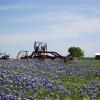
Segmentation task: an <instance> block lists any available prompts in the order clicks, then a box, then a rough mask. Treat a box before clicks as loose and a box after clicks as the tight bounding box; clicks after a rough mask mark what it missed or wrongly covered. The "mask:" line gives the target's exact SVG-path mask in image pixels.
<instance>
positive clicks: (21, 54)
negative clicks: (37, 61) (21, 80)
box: [17, 50, 28, 59]
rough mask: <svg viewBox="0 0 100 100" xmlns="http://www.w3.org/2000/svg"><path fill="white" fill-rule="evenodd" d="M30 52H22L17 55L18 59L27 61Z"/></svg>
mask: <svg viewBox="0 0 100 100" xmlns="http://www.w3.org/2000/svg"><path fill="white" fill-rule="evenodd" d="M27 52H28V51H24V50H22V51H20V52H19V53H18V55H17V59H27V58H28V53H27Z"/></svg>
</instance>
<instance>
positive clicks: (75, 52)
mask: <svg viewBox="0 0 100 100" xmlns="http://www.w3.org/2000/svg"><path fill="white" fill-rule="evenodd" d="M68 52H69V53H70V54H69V55H68V56H71V57H83V56H84V52H83V50H82V49H81V48H80V47H70V48H69V49H68Z"/></svg>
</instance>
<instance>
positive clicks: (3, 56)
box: [0, 53, 9, 59]
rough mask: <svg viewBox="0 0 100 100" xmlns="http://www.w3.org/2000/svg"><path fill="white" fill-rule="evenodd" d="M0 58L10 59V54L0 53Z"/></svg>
mask: <svg viewBox="0 0 100 100" xmlns="http://www.w3.org/2000/svg"><path fill="white" fill-rule="evenodd" d="M0 59H9V55H7V54H6V53H0Z"/></svg>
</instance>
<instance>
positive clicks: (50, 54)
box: [17, 41, 68, 62]
mask: <svg viewBox="0 0 100 100" xmlns="http://www.w3.org/2000/svg"><path fill="white" fill-rule="evenodd" d="M27 52H28V51H24V50H22V51H20V52H19V53H18V55H17V59H35V58H36V59H40V60H45V59H52V60H54V59H56V58H60V59H62V60H63V61H64V62H66V61H67V60H68V58H67V57H64V56H62V55H60V54H59V53H57V52H54V51H47V43H42V42H36V41H35V42H34V51H33V52H32V53H31V54H30V55H28V53H27Z"/></svg>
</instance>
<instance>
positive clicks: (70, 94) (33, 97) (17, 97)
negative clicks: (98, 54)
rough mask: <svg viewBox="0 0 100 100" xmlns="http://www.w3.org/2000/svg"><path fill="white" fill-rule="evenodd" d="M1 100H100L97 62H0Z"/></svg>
mask: <svg viewBox="0 0 100 100" xmlns="http://www.w3.org/2000/svg"><path fill="white" fill-rule="evenodd" d="M0 100H100V61H99V60H98V61H96V60H75V61H69V62H67V63H63V62H61V61H59V60H56V61H52V60H46V61H38V60H32V59H30V60H28V61H27V60H0Z"/></svg>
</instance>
